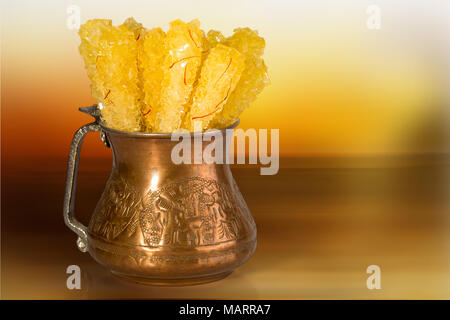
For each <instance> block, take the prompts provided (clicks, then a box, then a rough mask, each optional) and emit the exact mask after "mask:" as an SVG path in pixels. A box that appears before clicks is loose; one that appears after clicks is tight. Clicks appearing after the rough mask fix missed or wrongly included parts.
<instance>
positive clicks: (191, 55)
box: [152, 20, 204, 132]
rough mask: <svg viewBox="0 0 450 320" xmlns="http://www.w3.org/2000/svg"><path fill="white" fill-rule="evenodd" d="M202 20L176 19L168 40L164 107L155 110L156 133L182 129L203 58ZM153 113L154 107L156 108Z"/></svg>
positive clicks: (171, 26) (163, 88) (167, 36)
mask: <svg viewBox="0 0 450 320" xmlns="http://www.w3.org/2000/svg"><path fill="white" fill-rule="evenodd" d="M199 26H200V23H199V21H198V20H193V21H191V22H189V23H184V22H182V21H180V20H176V21H173V22H171V23H170V29H169V31H168V32H167V35H166V37H165V39H164V48H165V51H166V54H167V56H166V57H165V60H164V63H163V68H164V77H163V81H162V90H161V99H160V106H157V107H156V110H155V126H154V130H155V131H156V132H173V131H174V130H176V129H179V128H180V125H181V120H182V118H183V116H184V113H185V112H186V110H185V107H186V104H187V103H188V102H189V100H190V97H191V93H192V88H193V85H194V82H195V81H196V79H197V74H198V70H199V68H200V64H201V61H202V51H203V48H204V35H203V32H202V31H201V30H200V28H199ZM152 112H153V110H152Z"/></svg>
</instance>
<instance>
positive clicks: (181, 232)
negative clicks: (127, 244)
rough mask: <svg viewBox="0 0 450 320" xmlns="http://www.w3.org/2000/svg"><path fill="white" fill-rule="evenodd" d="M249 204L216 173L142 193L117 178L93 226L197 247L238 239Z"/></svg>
mask: <svg viewBox="0 0 450 320" xmlns="http://www.w3.org/2000/svg"><path fill="white" fill-rule="evenodd" d="M138 198H141V199H140V200H137V199H138ZM245 210H246V208H243V207H242V204H241V203H240V202H239V201H238V199H234V197H233V195H232V193H231V192H230V190H228V189H227V188H226V187H225V186H223V185H221V184H219V183H218V182H217V181H215V180H212V179H205V178H201V177H192V178H188V179H184V180H180V181H176V182H174V183H171V184H169V185H166V186H164V187H162V188H160V189H158V190H156V191H153V192H152V191H150V192H149V193H148V194H146V195H144V196H143V197H139V195H138V194H137V193H136V192H135V191H134V190H133V188H131V187H130V186H129V184H127V183H126V182H125V181H122V179H120V178H119V179H117V180H113V181H111V182H110V185H109V188H107V190H105V192H104V194H103V195H102V198H101V200H100V202H99V204H98V206H97V208H96V212H95V214H94V216H93V219H92V221H91V223H90V226H89V230H90V231H91V232H92V233H94V234H97V235H100V236H102V237H104V238H106V239H108V240H112V239H115V238H117V237H118V236H119V235H120V234H123V235H124V236H126V237H127V238H131V237H133V236H136V235H137V234H138V233H139V234H141V235H142V237H143V239H144V241H145V243H146V245H148V246H153V247H159V246H184V247H195V246H199V245H209V244H215V243H219V242H224V241H229V240H236V239H238V238H239V232H240V230H242V228H243V224H244V223H245V221H243V220H246V212H244V211H245Z"/></svg>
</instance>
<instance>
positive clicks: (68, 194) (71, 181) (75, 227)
mask: <svg viewBox="0 0 450 320" xmlns="http://www.w3.org/2000/svg"><path fill="white" fill-rule="evenodd" d="M91 131H100V132H102V130H101V127H100V125H99V124H98V123H97V122H93V123H89V124H87V125H84V126H82V127H81V128H80V129H78V131H77V132H76V133H75V135H74V136H73V140H72V145H71V146H70V152H69V164H68V166H67V178H66V191H65V194H64V209H63V214H64V222H65V223H66V225H67V226H68V227H69V228H70V229H71V230H72V231H73V232H75V233H76V234H77V235H78V239H77V246H78V249H80V251H82V252H86V251H87V249H88V248H87V228H86V227H85V226H84V225H83V224H82V223H81V222H79V221H78V220H77V219H76V218H75V214H74V208H75V190H76V186H77V175H78V162H79V160H80V150H81V145H82V143H83V139H84V137H85V136H86V134H87V133H88V132H91Z"/></svg>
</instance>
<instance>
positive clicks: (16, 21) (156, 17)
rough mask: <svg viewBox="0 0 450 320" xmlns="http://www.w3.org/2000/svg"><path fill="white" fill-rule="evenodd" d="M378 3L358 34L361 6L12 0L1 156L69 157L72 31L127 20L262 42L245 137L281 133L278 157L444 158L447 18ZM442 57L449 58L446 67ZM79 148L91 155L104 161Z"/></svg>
mask: <svg viewBox="0 0 450 320" xmlns="http://www.w3.org/2000/svg"><path fill="white" fill-rule="evenodd" d="M408 3H409V5H403V6H401V5H398V6H395V5H392V4H390V2H389V1H379V5H380V7H382V8H383V10H382V11H381V29H379V30H371V29H369V28H368V27H367V26H366V22H367V19H368V18H369V16H370V15H369V14H367V13H366V9H367V7H368V6H369V4H370V2H369V1H343V2H339V4H337V3H334V4H332V2H327V1H318V2H314V1H307V2H301V3H297V2H292V1H281V2H280V1H272V2H269V1H196V2H194V3H191V2H184V1H171V3H170V4H167V3H166V2H165V1H145V2H141V1H115V2H111V1H95V2H93V1H71V2H68V1H41V2H39V3H37V2H33V1H17V2H16V1H14V2H12V1H11V2H9V3H4V4H3V10H2V12H3V17H2V58H1V59H2V60H1V62H2V74H1V76H2V78H1V80H2V84H1V104H2V133H3V138H5V135H6V136H7V138H8V139H7V140H4V141H3V143H4V145H3V150H5V151H7V153H8V157H13V158H14V157H23V156H29V155H45V156H63V155H66V154H67V151H68V148H69V144H70V139H71V136H72V134H73V132H74V131H75V130H76V129H77V128H78V127H80V126H81V125H83V124H84V123H86V122H88V121H90V119H88V117H87V116H86V115H83V114H81V113H80V112H78V111H77V108H78V107H81V106H87V105H91V104H93V103H95V101H94V100H93V98H92V97H91V95H90V87H89V84H90V82H89V79H88V77H87V75H86V72H85V69H84V65H83V62H82V59H81V57H80V55H79V53H78V45H79V42H80V41H79V37H78V35H77V30H70V29H69V28H68V27H67V26H66V22H67V19H68V17H69V16H70V13H68V12H67V8H68V7H69V5H76V6H78V7H79V8H80V13H81V23H84V22H85V21H86V20H88V19H91V18H111V19H113V23H115V24H120V23H122V22H123V20H124V19H125V18H127V17H128V16H134V17H135V18H136V19H137V20H138V21H140V22H142V23H143V24H144V26H146V27H147V28H152V27H156V26H161V27H163V28H164V29H165V30H167V27H168V23H169V22H170V21H172V20H174V19H176V18H181V19H184V20H186V21H187V20H190V19H193V18H198V19H200V21H201V23H202V27H203V28H204V30H206V31H207V30H209V29H218V30H221V31H223V32H224V33H225V34H226V35H230V34H231V33H232V30H233V28H235V27H241V26H248V27H251V28H254V29H257V30H259V32H260V34H261V35H262V36H263V37H264V38H265V39H266V42H267V49H266V53H265V60H266V62H267V65H268V66H269V72H270V77H271V82H272V83H271V85H270V86H269V87H267V88H266V89H265V90H264V92H263V93H262V94H261V96H260V97H259V99H258V100H257V101H256V102H255V103H253V104H252V105H251V107H250V108H249V109H247V110H246V111H245V112H244V114H243V115H242V118H241V127H243V128H250V127H252V128H278V129H280V155H281V156H301V155H330V154H338V155H339V154H386V153H388V154H390V153H404V152H414V153H417V152H430V151H431V152H436V151H438V152H442V151H445V150H448V148H447V147H446V143H445V140H446V139H445V132H444V128H445V124H446V123H447V118H448V117H447V111H446V106H447V104H448V97H446V96H445V91H444V87H445V85H446V84H447V83H448V78H449V72H448V68H443V66H444V65H445V63H447V66H448V61H447V60H448V55H447V56H446V55H445V54H446V52H448V51H446V50H447V49H448V48H447V47H446V45H445V41H447V43H448V40H446V39H448V35H449V32H448V29H446V28H445V27H446V24H447V26H448V22H446V19H445V17H446V13H447V11H445V10H446V9H448V6H447V7H444V5H442V4H440V3H439V4H436V5H434V6H433V5H431V6H429V7H428V9H427V10H428V11H427V12H426V14H423V11H422V10H421V5H417V3H418V4H420V3H421V2H417V1H416V4H414V3H415V2H408ZM443 57H446V58H443ZM93 141H94V140H93V139H88V143H87V146H86V147H85V149H86V150H87V151H85V152H86V154H88V155H91V156H100V155H101V156H106V154H107V152H108V151H106V150H105V149H104V148H99V147H98V145H95V144H94V142H93Z"/></svg>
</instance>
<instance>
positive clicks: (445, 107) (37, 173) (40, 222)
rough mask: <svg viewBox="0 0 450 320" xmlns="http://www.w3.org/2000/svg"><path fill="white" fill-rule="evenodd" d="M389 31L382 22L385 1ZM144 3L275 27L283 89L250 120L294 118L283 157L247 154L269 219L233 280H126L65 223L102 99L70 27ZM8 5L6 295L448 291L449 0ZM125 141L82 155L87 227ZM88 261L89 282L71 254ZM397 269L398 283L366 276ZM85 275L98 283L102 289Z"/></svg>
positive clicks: (4, 48)
mask: <svg viewBox="0 0 450 320" xmlns="http://www.w3.org/2000/svg"><path fill="white" fill-rule="evenodd" d="M374 2H376V4H377V5H378V6H379V8H380V9H381V16H380V17H381V20H380V21H381V29H375V30H373V29H369V28H368V27H367V20H368V19H369V18H370V16H371V14H370V13H369V14H368V13H367V11H366V10H367V8H368V7H369V5H372V4H374ZM71 5H75V6H78V8H79V9H80V13H81V23H84V22H85V21H86V20H88V19H93V18H109V19H112V20H113V23H114V24H115V25H117V24H120V23H122V22H123V21H124V20H125V19H126V18H127V17H130V16H133V17H135V19H136V20H138V21H139V22H141V23H143V24H144V26H145V27H147V28H152V27H156V26H161V27H162V28H163V29H165V30H167V28H168V23H169V22H170V21H172V20H174V19H177V18H179V19H182V20H185V21H189V20H191V19H194V18H198V19H199V20H200V21H201V24H202V28H203V29H204V30H206V31H207V30H209V29H217V30H221V31H222V32H223V33H224V34H225V35H230V34H232V32H233V29H234V28H236V27H245V26H248V27H250V28H253V29H257V30H258V31H259V33H260V35H262V36H263V37H264V38H265V39H266V52H265V61H266V64H267V65H268V67H269V73H270V78H271V85H270V86H268V87H267V88H266V89H265V90H264V91H263V93H262V94H261V95H260V97H259V98H258V99H257V101H256V102H255V103H253V104H252V105H251V107H250V108H249V109H247V110H246V111H245V112H244V113H243V115H242V117H241V124H240V127H241V128H244V129H245V128H267V129H280V141H279V144H280V158H281V159H280V171H279V173H278V174H277V175H274V176H261V175H260V174H259V168H255V167H251V166H250V167H245V166H239V165H237V166H235V167H233V175H234V177H235V179H236V181H237V183H238V184H239V187H240V189H241V191H242V193H243V195H244V198H245V200H246V202H247V204H248V206H249V208H250V210H251V211H252V214H253V216H254V218H255V221H256V223H257V226H258V249H257V252H256V254H255V255H254V257H252V259H250V261H249V262H248V263H246V264H245V265H244V266H242V267H240V268H239V269H238V270H237V271H236V272H235V273H233V274H232V275H231V276H230V277H229V278H228V279H225V280H223V281H220V282H217V283H212V284H209V285H206V286H198V287H195V288H191V287H186V288H164V289H161V288H151V287H139V286H137V285H134V284H129V283H125V282H121V281H120V280H117V279H114V278H113V276H112V275H110V274H109V273H108V272H106V269H104V268H103V267H101V266H100V265H98V264H97V263H96V262H95V261H94V260H92V259H91V258H90V257H89V256H88V255H87V254H83V253H81V252H79V251H78V249H77V248H76V245H75V240H76V237H75V235H74V234H73V233H72V232H71V231H70V230H69V229H67V227H66V226H65V225H64V221H63V217H62V204H63V197H64V184H65V170H66V166H67V156H68V152H69V147H70V143H71V140H72V136H73V133H74V132H75V131H76V130H77V129H78V128H79V127H81V126H82V125H84V124H86V123H88V122H91V121H92V119H91V118H90V117H89V116H87V115H85V114H82V113H81V112H79V111H78V107H83V106H89V105H92V104H94V103H95V101H94V99H93V98H92V97H91V93H90V87H89V85H90V81H89V79H88V77H87V74H86V71H85V69H84V65H83V61H82V59H81V57H80V55H79V53H78V46H79V43H80V40H79V37H78V34H77V30H72V29H70V28H68V27H67V25H66V24H67V19H68V17H70V15H71V13H69V12H68V11H67V9H68V8H69V7H70V6H71ZM0 6H1V7H0V8H1V92H0V94H1V158H2V159H1V169H2V170H1V171H2V172H1V174H2V179H1V180H2V181H1V185H2V188H1V193H2V194H1V199H2V201H1V240H2V241H1V253H2V259H1V267H2V270H1V280H2V282H1V295H2V296H3V297H5V298H7V299H17V298H26V299H36V298H38V299H47V298H58V299H61V298H62V299H64V298H66V299H78V298H95V299H98V298H130V297H131V298H208V299H214V298H224V299H230V298H233V299H236V298H237V299H241V298H245V299H248V298H252V299H264V298H266V299H268V298H270V299H280V298H281V299H282V298H285V299H299V298H302V299H304V298H306V299H309V298H320V299H333V298H340V299H355V298H362V299H376V298H388V299H405V298H412V299H427V298H438V299H442V298H448V297H450V290H449V288H450V285H449V284H450V277H449V273H448V270H449V262H450V259H449V256H448V252H449V243H450V241H449V237H450V232H449V230H450V229H449V221H450V220H449V219H448V212H449V210H448V209H449V207H450V197H448V191H449V188H448V186H449V184H448V182H449V177H450V165H449V164H450V161H449V160H450V157H449V155H448V152H449V143H448V137H449V133H448V129H447V128H449V127H450V126H449V120H450V110H449V102H450V95H449V93H448V88H449V85H450V19H449V18H448V17H449V16H450V2H449V1H439V0H427V1H426V0H422V1H419V0H410V1H406V0H398V1H389V0H377V1H366V0H342V1H330V0H306V1H301V2H300V1H298V2H297V1H288V0H279V1H267V0H261V1H257V0H252V1H238V0H228V1H218V0H214V1H206V0H197V1H181V0H170V1H163V0H155V1H137V0H129V1H125V0H117V1H106V0H98V1H87V0H83V1H80V0H71V1H56V0H43V1H39V2H37V1H31V0H29V1H25V0H19V1H12V0H11V1H3V2H1V4H0ZM110 158H111V151H110V149H108V148H106V147H104V146H103V144H102V143H101V142H100V140H99V138H98V134H90V135H88V136H87V138H86V142H85V143H84V145H83V150H82V152H81V164H80V174H79V179H78V189H77V200H76V215H77V217H78V219H79V220H80V221H82V222H83V223H84V224H87V223H88V221H89V218H90V215H91V213H92V210H93V209H94V207H95V204H96V203H97V201H98V199H99V198H100V196H101V194H102V191H103V189H104V185H105V182H106V179H107V177H108V173H109V170H110V168H111V160H110ZM70 264H77V265H80V267H81V268H82V270H83V277H86V278H85V279H84V280H83V285H85V283H87V286H85V287H84V289H83V290H81V291H80V292H75V291H70V290H68V289H67V288H66V286H65V284H66V282H65V281H66V277H67V275H66V273H65V270H66V267H67V266H68V265H70ZM371 264H379V265H380V266H381V268H382V272H383V277H382V286H383V290H368V289H367V288H366V278H367V274H366V267H367V266H368V265H371ZM87 287H89V288H88V289H87Z"/></svg>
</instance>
